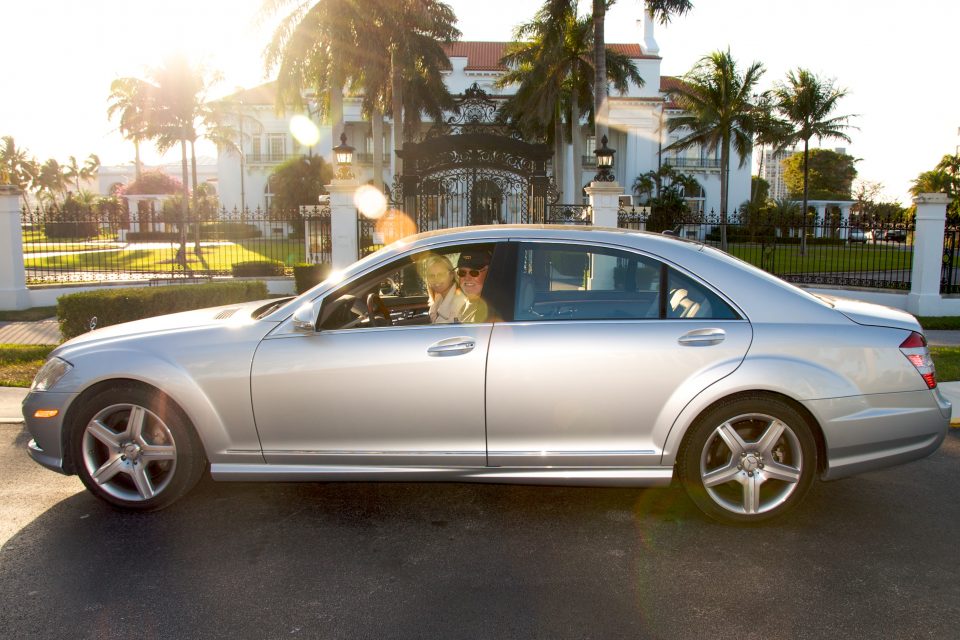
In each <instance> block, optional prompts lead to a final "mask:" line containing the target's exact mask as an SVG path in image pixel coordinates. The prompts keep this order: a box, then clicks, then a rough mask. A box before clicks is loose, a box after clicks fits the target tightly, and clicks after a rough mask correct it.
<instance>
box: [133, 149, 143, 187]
mask: <svg viewBox="0 0 960 640" xmlns="http://www.w3.org/2000/svg"><path fill="white" fill-rule="evenodd" d="M133 162H134V165H133V175H134V179H135V180H136V181H137V182H138V183H139V182H140V177H141V173H142V171H141V169H140V141H139V140H136V139H134V141H133Z"/></svg>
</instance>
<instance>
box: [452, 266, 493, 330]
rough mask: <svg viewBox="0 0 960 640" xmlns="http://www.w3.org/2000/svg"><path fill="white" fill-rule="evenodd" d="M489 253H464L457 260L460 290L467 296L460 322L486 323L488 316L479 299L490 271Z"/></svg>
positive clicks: (487, 311)
mask: <svg viewBox="0 0 960 640" xmlns="http://www.w3.org/2000/svg"><path fill="white" fill-rule="evenodd" d="M490 257H491V254H490V251H469V250H468V251H466V252H464V253H461V254H460V259H459V260H457V276H458V277H459V279H460V290H461V291H463V293H464V294H465V295H466V296H467V306H465V307H464V308H463V311H462V312H461V313H460V318H459V319H460V322H464V323H467V322H486V320H487V318H488V316H489V315H490V313H489V309H488V308H487V303H486V302H485V301H484V300H483V298H482V297H481V294H482V293H483V283H484V281H485V280H486V279H487V273H488V271H489V269H490Z"/></svg>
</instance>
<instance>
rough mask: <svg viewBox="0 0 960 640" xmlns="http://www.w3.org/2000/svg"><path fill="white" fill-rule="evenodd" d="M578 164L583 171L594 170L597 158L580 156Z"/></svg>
mask: <svg viewBox="0 0 960 640" xmlns="http://www.w3.org/2000/svg"><path fill="white" fill-rule="evenodd" d="M580 163H581V164H582V165H583V168H584V169H596V168H597V156H592V155H591V156H580Z"/></svg>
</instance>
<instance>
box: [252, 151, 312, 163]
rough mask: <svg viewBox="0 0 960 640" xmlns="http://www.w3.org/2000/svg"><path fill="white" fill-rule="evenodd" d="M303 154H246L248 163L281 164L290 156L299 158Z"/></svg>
mask: <svg viewBox="0 0 960 640" xmlns="http://www.w3.org/2000/svg"><path fill="white" fill-rule="evenodd" d="M300 155H302V154H296V155H294V154H290V153H248V154H247V155H246V161H247V164H280V163H281V162H283V161H285V160H288V159H290V158H299V157H300Z"/></svg>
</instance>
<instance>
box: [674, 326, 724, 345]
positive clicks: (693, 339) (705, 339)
mask: <svg viewBox="0 0 960 640" xmlns="http://www.w3.org/2000/svg"><path fill="white" fill-rule="evenodd" d="M726 337H727V332H726V331H724V330H723V329H694V330H693V331H690V332H689V333H685V334H683V335H682V336H680V337H679V338H678V339H677V342H679V343H680V344H682V345H684V346H687V347H709V346H710V345H712V344H720V343H721V342H723V341H724V339H725V338H726Z"/></svg>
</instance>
